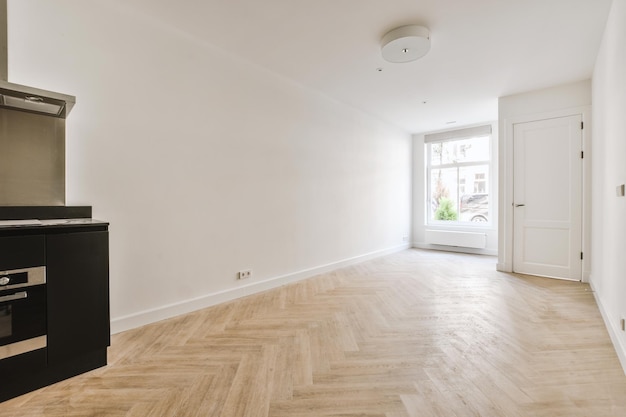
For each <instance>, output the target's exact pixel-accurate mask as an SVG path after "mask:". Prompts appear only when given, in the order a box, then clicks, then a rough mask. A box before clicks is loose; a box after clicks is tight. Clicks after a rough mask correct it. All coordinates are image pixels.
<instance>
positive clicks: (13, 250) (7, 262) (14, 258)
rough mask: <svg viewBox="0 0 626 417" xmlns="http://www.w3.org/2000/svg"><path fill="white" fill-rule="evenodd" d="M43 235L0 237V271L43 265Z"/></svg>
mask: <svg viewBox="0 0 626 417" xmlns="http://www.w3.org/2000/svg"><path fill="white" fill-rule="evenodd" d="M45 253H46V252H45V238H44V235H32V236H7V237H0V271H6V270H9V269H19V268H30V267H32V266H43V265H45Z"/></svg>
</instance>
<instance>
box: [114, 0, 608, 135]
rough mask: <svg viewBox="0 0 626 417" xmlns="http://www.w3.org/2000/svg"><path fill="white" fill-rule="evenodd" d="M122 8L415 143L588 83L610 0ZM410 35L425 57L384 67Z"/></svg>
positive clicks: (283, 0)
mask: <svg viewBox="0 0 626 417" xmlns="http://www.w3.org/2000/svg"><path fill="white" fill-rule="evenodd" d="M124 3H125V5H126V6H127V7H135V8H137V9H139V10H141V12H142V13H145V14H148V15H150V16H152V17H153V18H156V19H158V20H161V21H164V22H166V23H167V24H169V25H172V26H175V27H177V28H178V29H179V30H183V31H185V32H188V33H189V34H190V35H191V36H194V37H197V38H199V39H200V40H201V41H203V42H206V43H209V44H211V45H213V46H214V47H217V48H219V49H223V50H225V51H227V52H229V53H231V54H235V55H238V56H240V57H242V58H243V59H245V60H248V61H250V62H252V63H254V64H256V65H259V66H262V67H265V68H267V69H268V70H270V71H272V72H275V73H278V74H280V75H282V76H284V77H287V78H289V79H292V80H294V81H296V82H297V83H300V84H302V85H304V86H306V87H308V88H310V89H313V90H316V91H318V92H321V93H323V94H325V95H328V96H330V97H332V98H334V99H336V100H338V101H341V102H344V103H346V104H349V105H351V106H354V107H357V108H359V109H361V110H363V111H365V112H367V113H369V114H371V115H374V116H376V117H379V118H381V119H383V120H386V121H388V122H390V123H392V124H395V125H396V126H399V127H401V128H402V129H405V130H407V131H409V132H412V133H417V132H427V131H435V130H442V129H448V128H454V127H458V126H463V125H468V124H472V123H479V122H485V121H491V120H496V119H497V99H498V97H500V96H505V95H509V94H515V93H520V92H524V91H530V90H534V89H539V88H544V87H549V86H553V85H558V84H563V83H567V82H573V81H579V80H583V79H587V78H589V77H590V76H591V73H592V70H593V65H594V61H595V57H596V54H597V50H598V46H599V44H600V40H601V37H602V33H603V30H604V25H605V22H606V18H607V16H608V12H609V8H610V4H611V0H471V1H470V0H178V1H176V2H172V1H170V0H126V1H125V2H124ZM407 24H419V25H423V26H427V27H428V28H429V29H430V32H431V50H430V52H429V53H428V54H427V55H426V56H425V57H423V58H421V59H420V60H417V61H414V62H411V63H405V64H391V63H387V62H385V61H384V60H383V59H382V56H381V53H380V39H381V38H382V36H383V35H384V34H385V33H386V32H388V31H389V30H391V29H394V28H396V27H398V26H402V25H407ZM378 69H382V71H379V70H378Z"/></svg>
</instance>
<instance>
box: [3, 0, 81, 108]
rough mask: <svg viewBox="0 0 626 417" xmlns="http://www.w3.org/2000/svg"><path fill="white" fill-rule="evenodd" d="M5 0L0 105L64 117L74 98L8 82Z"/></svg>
mask: <svg viewBox="0 0 626 417" xmlns="http://www.w3.org/2000/svg"><path fill="white" fill-rule="evenodd" d="M7 14H8V13H7V0H0V107H1V108H7V109H12V110H20V111H25V112H29V113H37V114H42V115H46V116H52V117H60V118H63V119H65V118H66V117H67V115H68V114H69V113H70V110H72V107H73V106H74V104H75V103H76V98H75V97H73V96H69V95H66V94H61V93H55V92H53V91H46V90H41V89H39V88H34V87H27V86H25V85H19V84H13V83H10V82H8V79H9V78H8V60H9V59H8V45H7V43H8V42H7V39H8V36H7V27H8V23H7Z"/></svg>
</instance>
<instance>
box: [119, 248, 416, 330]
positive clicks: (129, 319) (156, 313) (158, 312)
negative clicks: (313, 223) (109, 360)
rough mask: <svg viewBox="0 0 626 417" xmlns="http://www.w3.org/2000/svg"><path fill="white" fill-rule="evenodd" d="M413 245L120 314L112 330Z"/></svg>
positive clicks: (150, 321) (143, 322) (210, 303)
mask: <svg viewBox="0 0 626 417" xmlns="http://www.w3.org/2000/svg"><path fill="white" fill-rule="evenodd" d="M410 247H411V245H410V244H402V245H399V246H394V247H392V248H387V249H383V250H379V251H375V252H370V253H366V254H364V255H359V256H355V257H352V258H348V259H343V260H341V261H337V262H331V263H329V264H326V265H320V266H318V267H314V268H309V269H305V270H301V271H298V272H294V273H290V274H286V275H282V276H278V277H273V278H270V279H267V280H264V281H260V282H253V283H250V284H249V285H245V286H241V287H237V288H232V289H228V290H224V291H219V292H215V293H211V294H206V295H203V296H200V297H196V298H193V299H189V300H185V301H181V302H178V303H173V304H168V305H164V306H160V307H156V308H153V309H149V310H144V311H140V312H137V313H133V314H129V315H127V316H123V317H117V318H114V319H112V320H111V333H112V334H115V333H120V332H123V331H126V330H130V329H134V328H137V327H140V326H144V325H146V324H150V323H155V322H157V321H161V320H165V319H168V318H172V317H176V316H179V315H181V314H186V313H191V312H192V311H196V310H200V309H203V308H207V307H211V306H214V305H217V304H220V303H224V302H226V301H231V300H235V299H237V298H241V297H245V296H247V295H251V294H256V293H258V292H261V291H266V290H269V289H272V288H276V287H280V286H282V285H285V284H289V283H292V282H296V281H300V280H303V279H306V278H311V277H313V276H316V275H319V274H323V273H325V272H329V271H333V270H335V269H338V268H343V267H346V266H349V265H353V264H357V263H359V262H364V261H367V260H370V259H374V258H378V257H380V256H384V255H389V254H392V253H395V252H400V251H403V250H406V249H409V248H410Z"/></svg>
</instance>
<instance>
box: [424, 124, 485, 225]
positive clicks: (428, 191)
mask: <svg viewBox="0 0 626 417" xmlns="http://www.w3.org/2000/svg"><path fill="white" fill-rule="evenodd" d="M479 137H487V138H488V141H489V159H488V160H480V161H471V162H456V163H446V164H442V165H434V166H433V165H432V156H433V155H432V148H433V145H434V144H438V143H444V142H454V141H461V140H467V139H473V138H479ZM424 146H425V152H424V154H425V159H426V160H425V164H424V167H425V182H426V184H425V196H424V197H425V201H424V206H425V219H424V224H425V225H426V226H436V227H443V228H456V229H458V228H459V227H462V228H468V227H469V228H477V229H493V227H494V225H495V224H496V222H495V219H494V211H495V210H494V207H493V202H494V197H493V191H494V183H495V178H494V172H495V171H494V168H495V163H496V161H495V160H494V139H493V134H492V129H491V125H484V126H477V127H472V128H465V129H459V130H452V131H445V132H439V133H435V134H427V135H425V136H424ZM480 165H487V167H488V168H487V170H488V172H487V178H485V179H483V182H486V186H485V189H486V191H485V194H487V195H488V200H487V201H488V203H487V204H488V208H489V209H488V216H487V221H486V222H472V221H461V220H435V219H433V215H434V211H433V206H432V201H431V197H432V171H433V169H450V168H456V170H457V181H456V186H457V190H456V192H457V201H456V204H457V206H456V209H457V212H458V213H459V216H460V214H461V213H460V199H461V194H460V193H459V186H460V180H459V177H458V172H459V170H460V169H462V168H466V167H472V166H480ZM465 186H467V184H466V185H465ZM465 194H467V193H465ZM465 194H464V195H465ZM471 194H483V193H474V192H472V193H471Z"/></svg>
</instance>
